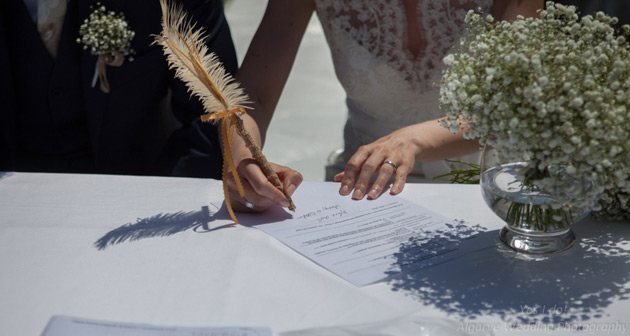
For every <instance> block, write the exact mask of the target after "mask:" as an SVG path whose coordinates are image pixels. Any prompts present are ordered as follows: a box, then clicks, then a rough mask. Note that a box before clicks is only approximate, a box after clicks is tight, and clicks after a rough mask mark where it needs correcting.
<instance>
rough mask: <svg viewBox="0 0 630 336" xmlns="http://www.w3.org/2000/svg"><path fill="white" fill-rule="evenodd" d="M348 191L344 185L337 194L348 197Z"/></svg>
mask: <svg viewBox="0 0 630 336" xmlns="http://www.w3.org/2000/svg"><path fill="white" fill-rule="evenodd" d="M348 189H349V188H348V186H347V185H344V186H342V187H341V190H339V193H340V194H342V195H344V196H345V195H348V193H349V192H350V190H348Z"/></svg>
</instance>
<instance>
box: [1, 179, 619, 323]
mask: <svg viewBox="0 0 630 336" xmlns="http://www.w3.org/2000/svg"><path fill="white" fill-rule="evenodd" d="M305 183H315V182H305ZM319 183H324V182H319ZM298 192H299V189H298ZM222 195H223V194H222V186H221V182H220V181H216V180H209V179H191V178H167V177H137V176H115V175H79V174H43V173H2V172H0V272H1V276H0V334H2V335H38V334H40V333H41V332H42V331H43V330H44V328H45V326H46V323H47V322H48V320H49V319H50V317H51V316H53V315H69V316H77V317H84V318H91V319H98V320H110V321H120V322H135V323H149V324H158V325H178V326H214V325H219V326H224V325H242V326H270V327H272V328H274V329H275V330H277V331H279V332H281V333H282V332H287V331H292V330H300V329H306V328H313V327H323V326H335V325H347V324H361V323H367V322H371V321H379V320H385V319H392V318H397V317H401V316H406V315H408V314H415V315H417V316H423V317H424V318H426V320H427V321H431V320H435V321H438V320H439V321H442V319H445V320H450V321H453V322H452V323H453V325H455V326H457V327H458V328H459V329H460V331H468V332H473V333H474V332H481V333H484V332H487V331H491V332H492V333H493V334H495V335H515V334H516V335H539V334H542V333H543V331H544V332H547V331H552V332H553V333H554V334H560V335H564V334H566V335H573V334H576V333H578V334H605V333H609V334H628V333H630V300H628V299H629V298H630V258H629V257H630V246H629V245H628V240H629V238H630V225H629V224H628V223H613V222H596V221H594V220H591V219H587V220H585V221H582V222H580V223H578V224H577V225H576V226H575V228H574V231H575V233H576V235H577V237H578V239H579V241H578V242H577V244H576V246H574V247H573V248H571V249H570V250H569V251H567V252H565V253H562V254H559V255H556V256H554V257H552V258H549V259H547V260H544V261H535V262H534V261H527V260H521V259H518V258H515V257H514V255H512V254H510V253H506V252H505V250H504V249H502V248H499V247H497V246H498V238H496V237H497V236H498V230H499V229H500V228H501V226H502V223H501V221H500V220H499V219H498V218H497V217H496V216H495V215H494V214H493V213H492V212H491V211H490V210H489V209H488V207H487V206H486V205H485V203H484V202H483V200H482V199H481V196H480V192H479V186H473V185H448V184H408V185H407V186H406V187H405V190H404V191H403V193H402V194H401V195H400V196H399V197H404V198H406V199H408V200H411V201H412V202H415V203H417V204H420V205H423V206H425V207H427V208H429V209H431V210H433V211H435V212H438V213H440V214H443V215H445V216H447V217H451V218H457V219H464V220H466V221H467V223H469V224H470V225H473V224H479V225H482V226H483V227H485V228H486V230H487V232H485V233H483V234H484V235H491V236H492V237H495V239H496V241H497V246H494V247H492V248H488V249H483V250H480V251H477V252H475V253H471V254H468V255H466V256H464V257H461V258H458V259H455V260H451V261H449V262H446V263H443V264H440V265H437V266H433V267H431V268H428V269H425V270H423V271H421V272H418V273H415V274H410V275H406V276H404V277H401V278H398V279H393V280H389V281H385V282H380V283H377V284H374V285H369V286H364V287H355V286H353V285H351V284H349V283H348V282H346V281H344V280H342V279H341V278H339V277H337V276H336V275H334V274H332V273H330V272H328V271H326V270H325V269H323V268H321V267H319V266H318V265H316V264H315V263H313V262H311V261H310V260H308V259H306V258H305V257H303V256H301V255H300V254H298V253H296V252H295V251H293V250H292V249H290V248H288V247H287V246H285V245H283V244H282V243H280V242H279V241H277V240H276V239H274V238H273V237H271V236H269V235H267V234H265V233H263V232H262V231H260V230H257V229H255V228H253V227H246V226H241V225H230V223H231V222H230V221H229V219H228V218H219V217H217V216H216V210H215V208H214V207H212V205H211V203H212V202H217V201H221V200H222ZM298 207H299V204H298ZM400 255H401V258H404V253H401V254H400ZM401 262H404V260H401Z"/></svg>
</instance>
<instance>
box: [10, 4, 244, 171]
mask: <svg viewBox="0 0 630 336" xmlns="http://www.w3.org/2000/svg"><path fill="white" fill-rule="evenodd" d="M97 2H100V3H101V4H103V5H104V6H105V7H106V8H107V9H108V10H114V11H118V12H121V13H123V14H124V15H125V18H126V20H127V22H128V23H129V25H130V28H131V29H132V30H134V31H135V36H134V38H133V40H132V48H133V49H134V50H135V54H134V55H133V58H134V60H133V61H128V60H126V61H125V63H124V64H123V65H122V66H121V67H111V66H108V67H107V78H108V81H109V84H110V93H108V94H105V93H103V92H102V91H101V90H100V89H99V86H98V83H97V84H96V86H95V87H92V80H93V76H94V72H95V65H96V60H97V56H94V55H91V54H90V53H89V50H83V48H82V46H81V45H79V44H78V43H77V42H76V39H77V38H78V37H79V33H78V30H79V26H80V24H81V23H82V22H83V20H85V18H87V17H88V16H89V14H90V12H91V11H92V10H93V7H92V6H95V5H96V3H97ZM183 4H184V8H185V10H186V11H187V12H188V13H190V14H191V15H192V17H193V20H195V21H196V22H198V24H199V25H200V26H202V27H204V28H205V29H206V31H207V32H208V34H209V37H208V41H207V42H208V45H209V47H210V50H211V51H214V52H216V53H217V54H218V55H219V58H220V59H221V61H222V62H223V63H224V65H225V67H226V69H227V70H228V71H229V72H231V73H234V72H235V71H236V69H237V61H236V55H235V51H234V45H233V43H232V40H231V36H230V31H229V28H228V25H227V22H226V20H225V17H224V15H223V3H222V1H221V0H216V1H215V0H184V1H183ZM160 24H161V11H160V6H159V1H158V0H134V1H125V0H100V1H99V0H69V2H68V9H67V13H66V17H65V21H64V26H63V32H62V36H61V42H60V46H59V51H58V55H57V58H56V59H54V60H53V58H52V57H50V56H49V55H48V53H47V52H46V49H45V48H44V45H43V43H42V42H41V39H40V38H39V35H38V33H37V30H36V26H35V24H34V23H33V22H32V20H31V19H30V16H29V15H28V12H27V10H26V6H25V5H24V2H23V0H2V1H1V3H0V76H2V77H1V79H0V102H1V104H2V107H1V110H0V170H18V171H20V170H27V171H62V172H63V171H73V172H88V173H89V172H96V173H118V174H159V175H178V176H198V177H213V178H220V176H221V164H222V161H221V155H220V148H219V143H218V137H217V130H216V127H215V126H213V125H210V124H203V125H202V124H201V123H200V121H199V115H200V114H201V113H203V108H202V106H201V104H200V103H199V101H198V99H197V98H192V99H191V98H190V95H189V93H188V92H187V89H186V87H185V85H184V84H183V83H182V82H180V81H179V80H176V79H174V72H173V71H171V70H169V69H168V65H167V63H166V59H165V57H164V55H163V53H162V50H161V48H160V47H159V46H157V45H152V43H153V41H154V37H153V36H152V35H153V34H158V33H159V32H160V31H161V26H160ZM173 117H174V118H173ZM173 129H175V130H174V131H173ZM40 149H42V151H43V152H44V153H45V155H40V154H39V150H40ZM75 152H76V153H81V154H80V155H79V154H76V155H75V154H73V153H75ZM73 155H74V156H76V157H74V156H73ZM82 155H83V156H82ZM40 157H41V160H40ZM24 158H27V159H28V160H24ZM57 161H58V162H57ZM22 162H29V164H28V165H22ZM50 162H55V163H54V164H49V163H50ZM72 162H80V164H78V165H75V166H72V164H70V163H72ZM86 162H87V164H86Z"/></svg>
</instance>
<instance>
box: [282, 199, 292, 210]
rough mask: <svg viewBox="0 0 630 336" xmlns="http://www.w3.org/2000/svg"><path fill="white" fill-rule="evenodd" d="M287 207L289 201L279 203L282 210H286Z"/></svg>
mask: <svg viewBox="0 0 630 336" xmlns="http://www.w3.org/2000/svg"><path fill="white" fill-rule="evenodd" d="M289 205H290V204H289V201H287V200H284V201H281V202H280V206H281V207H283V208H288V207H289Z"/></svg>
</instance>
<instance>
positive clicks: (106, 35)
mask: <svg viewBox="0 0 630 336" xmlns="http://www.w3.org/2000/svg"><path fill="white" fill-rule="evenodd" d="M79 34H80V35H81V37H79V38H77V43H83V49H84V50H87V49H88V48H89V49H90V53H91V54H92V55H96V56H99V55H101V54H104V53H114V52H118V53H120V54H122V55H123V56H127V55H129V54H132V53H133V49H132V48H131V40H132V39H133V37H134V35H135V32H134V31H133V30H131V29H130V28H129V24H128V23H127V21H126V20H125V16H124V15H123V14H122V13H117V12H115V11H111V10H110V11H108V10H107V9H106V8H105V6H103V5H101V4H100V3H97V6H96V8H95V9H94V11H93V12H92V13H91V14H90V16H89V17H88V18H86V19H85V21H83V23H82V24H81V26H80V27H79Z"/></svg>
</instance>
